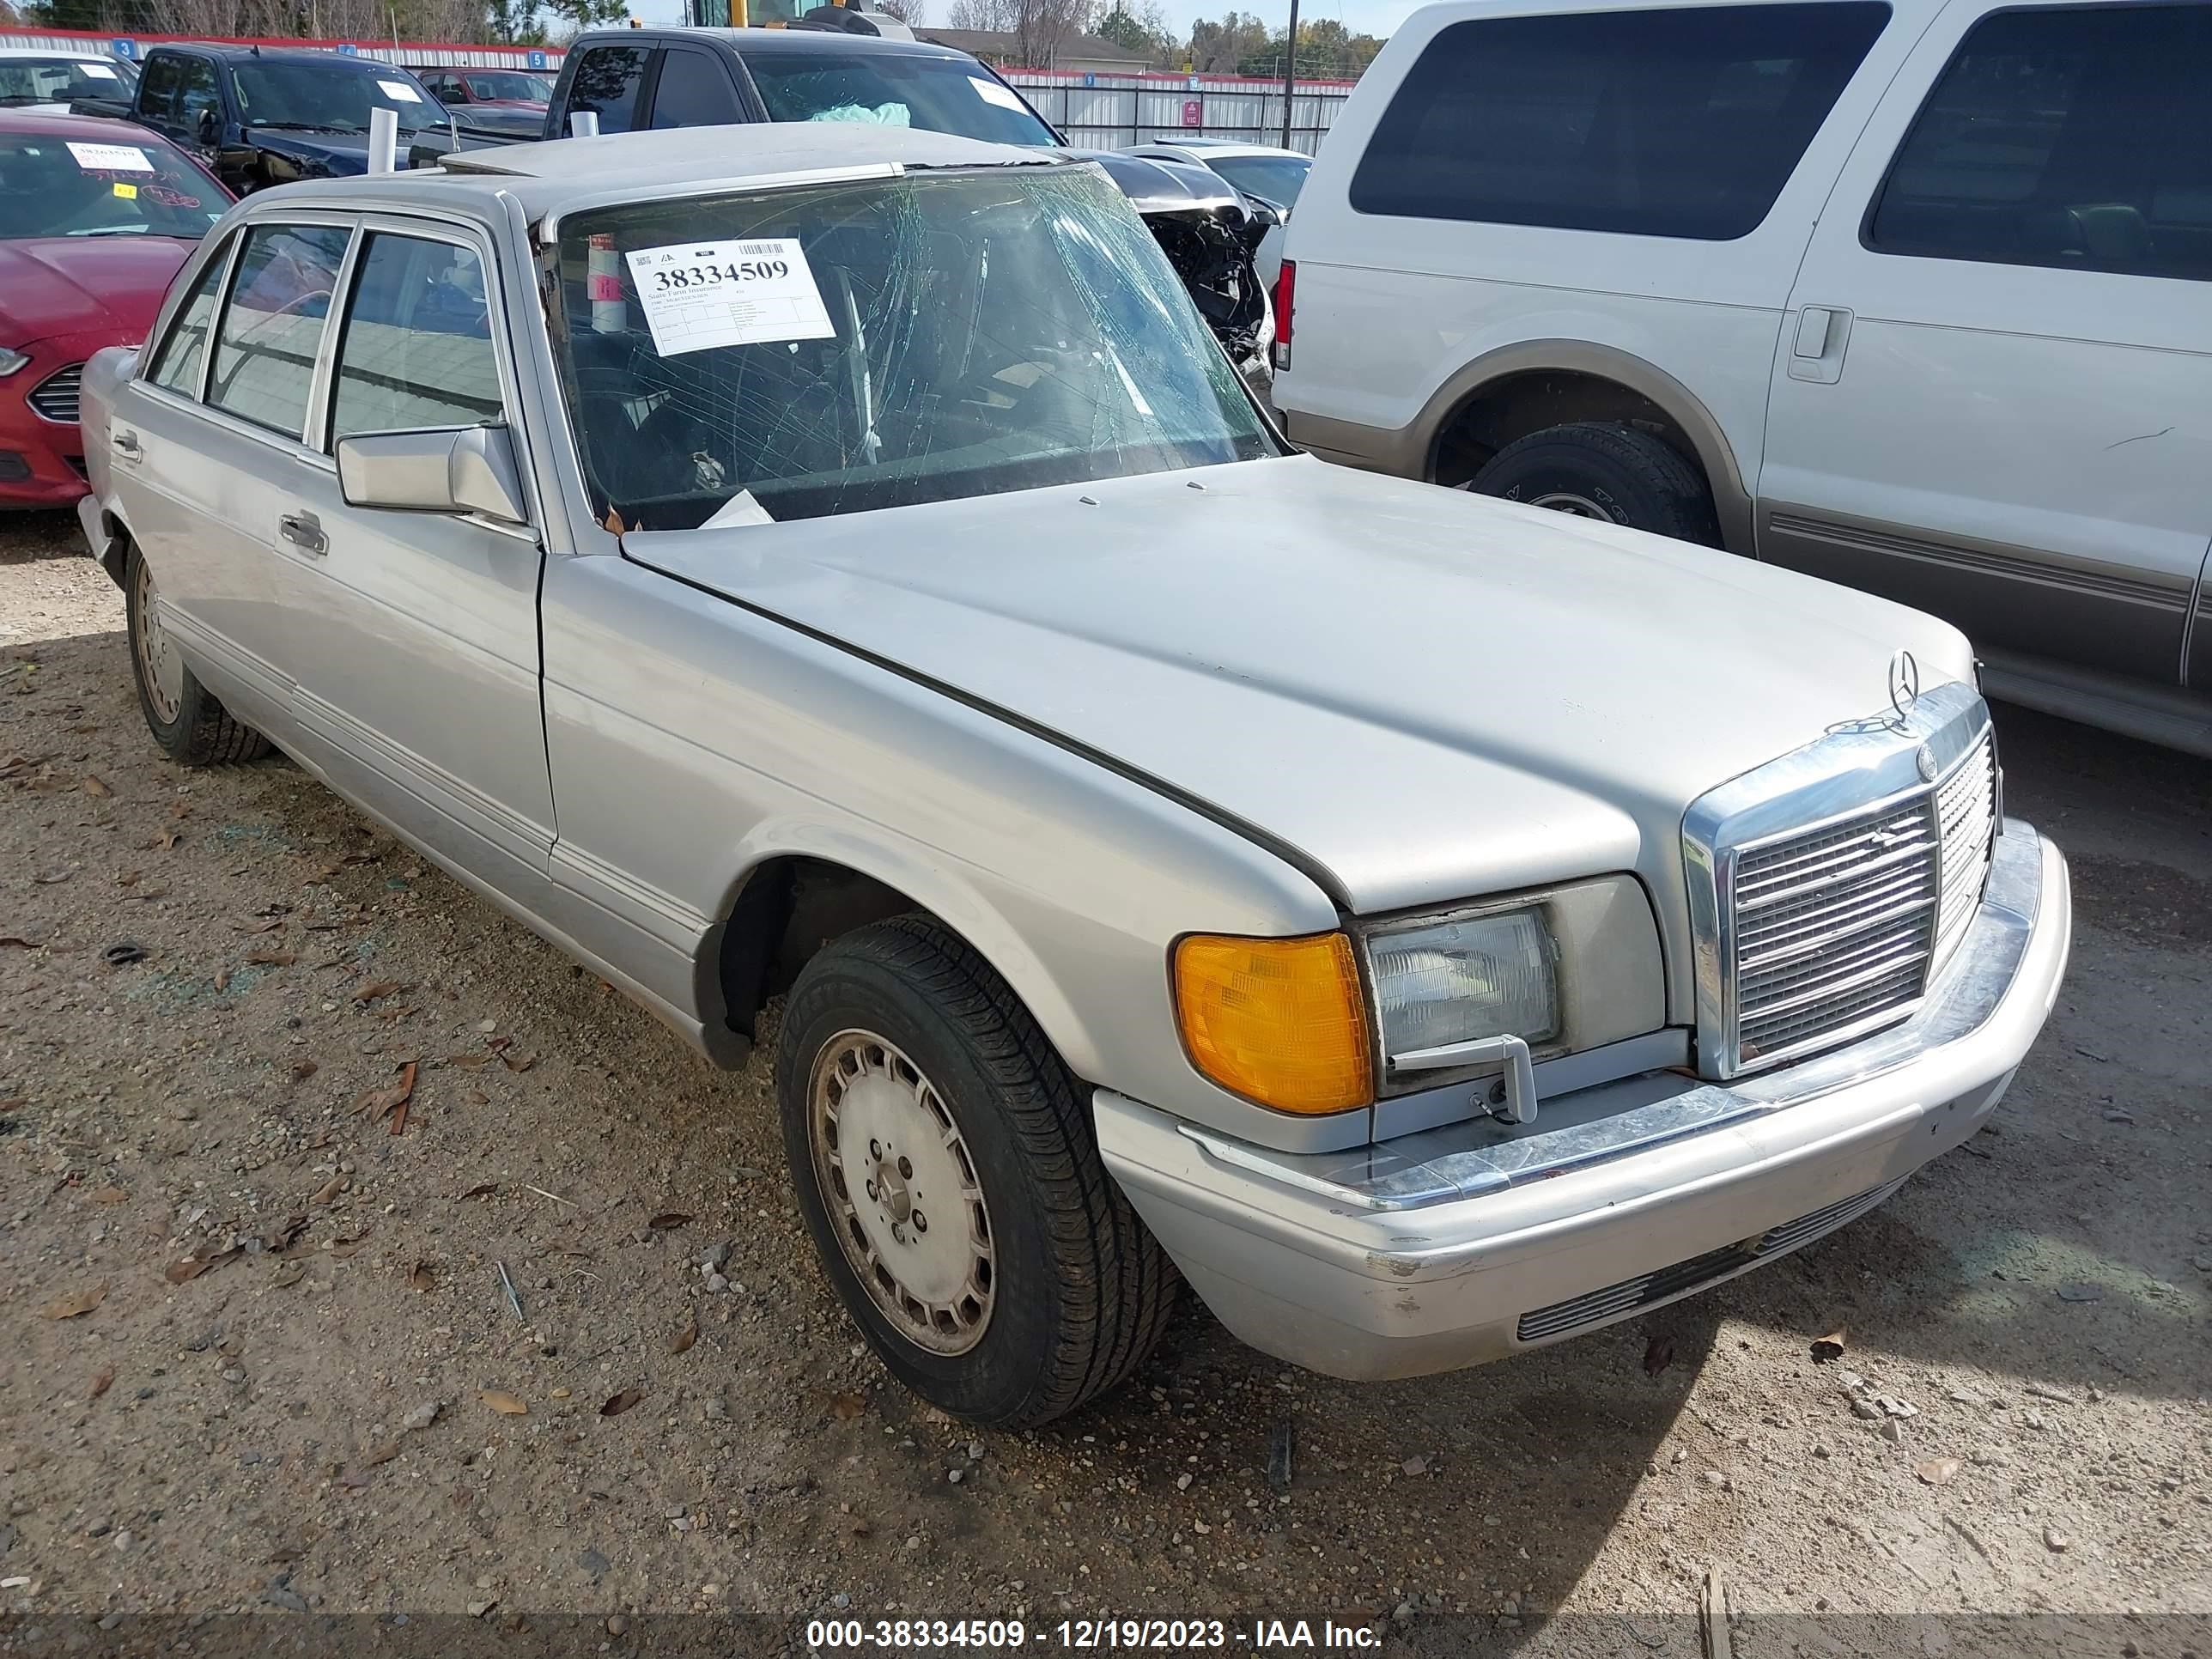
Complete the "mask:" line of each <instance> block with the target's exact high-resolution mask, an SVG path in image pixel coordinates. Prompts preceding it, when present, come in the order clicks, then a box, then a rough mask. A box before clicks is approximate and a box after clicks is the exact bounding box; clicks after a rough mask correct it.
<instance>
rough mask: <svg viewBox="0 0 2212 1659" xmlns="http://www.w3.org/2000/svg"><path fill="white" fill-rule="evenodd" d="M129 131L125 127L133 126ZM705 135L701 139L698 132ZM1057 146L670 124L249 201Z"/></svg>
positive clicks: (737, 176)
mask: <svg viewBox="0 0 2212 1659" xmlns="http://www.w3.org/2000/svg"><path fill="white" fill-rule="evenodd" d="M134 130H135V129H134ZM710 133H711V135H712V141H711V143H702V138H704V137H707V135H708V134H710ZM1063 155H1065V152H1063V151H1057V150H1046V149H1023V148H1021V147H1020V146H1018V145H1014V144H987V143H980V142H979V141H977V140H975V139H973V138H961V137H955V136H954V135H953V134H951V133H949V132H931V131H927V130H925V129H923V128H921V127H879V126H875V125H860V124H857V123H847V122H842V121H787V122H777V121H756V122H749V123H745V124H744V125H732V126H724V127H714V128H702V127H671V128H668V129H665V130H664V131H658V132H620V133H608V134H605V135H603V136H602V137H597V138H553V139H548V140H545V141H544V142H542V143H532V144H498V145H494V146H491V147H490V148H488V149H471V150H460V151H457V152H455V153H454V154H453V155H447V157H446V158H445V159H444V161H443V163H442V164H441V166H440V167H434V168H423V169H417V170H414V171H403V172H399V173H364V174H357V175H355V176H353V177H350V178H344V179H313V180H311V181H309V182H307V183H303V184H297V185H278V186H277V187H276V189H274V190H266V191H259V192H257V193H256V195H255V196H254V197H252V200H253V201H254V202H256V203H263V202H270V201H285V202H289V203H292V204H302V203H305V202H307V201H310V200H313V201H321V202H327V203H329V204H331V205H332V206H334V207H338V208H343V209H360V210H366V209H368V208H369V207H371V206H375V207H392V206H397V207H398V209H399V210H402V211H404V210H406V209H407V208H408V207H410V206H420V207H439V206H444V207H450V208H457V209H461V210H465V211H470V212H472V213H474V214H476V215H477V216H483V217H486V218H493V217H495V216H496V215H497V214H498V213H499V212H500V210H498V209H495V208H494V207H492V206H491V205H490V198H492V197H495V196H496V195H499V194H501V193H504V194H507V195H510V196H512V197H514V198H515V200H516V202H517V204H519V205H520V207H521V209H522V211H523V216H524V217H525V218H526V219H527V220H531V221H533V222H534V221H536V220H538V219H541V218H543V217H544V216H545V215H546V214H548V213H550V212H554V211H556V210H562V209H565V208H567V207H568V205H570V204H573V203H579V202H582V201H584V200H586V199H594V200H605V199H606V198H607V197H617V198H619V197H623V196H625V195H635V196H639V197H651V196H659V195H682V194H685V193H688V187H696V189H697V190H698V191H700V192H702V193H704V192H707V191H713V190H715V189H718V188H720V189H733V190H742V189H744V187H745V185H746V184H747V183H748V182H749V181H750V180H755V179H777V180H779V181H787V180H789V179H792V178H793V177H794V176H802V177H803V176H804V175H805V174H808V173H838V172H844V173H850V172H851V170H852V169H854V168H855V167H871V166H874V167H884V166H888V167H896V168H900V169H924V168H930V167H1018V166H1024V165H1026V166H1032V167H1035V166H1054V165H1058V164H1059V163H1060V159H1061V158H1062V156H1063Z"/></svg>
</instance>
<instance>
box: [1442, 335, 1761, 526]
mask: <svg viewBox="0 0 2212 1659" xmlns="http://www.w3.org/2000/svg"><path fill="white" fill-rule="evenodd" d="M1547 382H1553V383H1556V384H1554V385H1553V386H1548V387H1547V385H1546V383H1547ZM1608 388H1609V390H1608ZM1547 404H1548V406H1549V407H1550V408H1551V410H1553V414H1552V415H1551V416H1549V417H1541V416H1536V417H1530V416H1525V415H1524V416H1522V421H1523V422H1525V421H1528V420H1529V419H1531V418H1533V419H1534V423H1533V424H1525V425H1523V428H1522V429H1521V430H1516V431H1512V432H1510V435H1508V436H1507V437H1506V439H1505V441H1507V442H1510V441H1511V440H1512V439H1513V438H1518V437H1524V436H1526V435H1528V433H1529V432H1533V431H1538V430H1541V428H1542V427H1544V426H1548V425H1558V424H1561V423H1563V422H1568V421H1574V420H1590V419H1629V420H1633V419H1636V418H1637V416H1638V414H1639V413H1641V414H1642V415H1643V416H1644V418H1646V419H1650V418H1652V417H1654V416H1656V420H1657V421H1658V422H1660V423H1662V424H1663V425H1664V426H1665V427H1666V428H1670V430H1669V432H1668V435H1670V436H1671V437H1673V438H1674V440H1675V441H1676V442H1677V443H1678V444H1679V445H1680V446H1681V447H1684V448H1686V450H1687V451H1688V452H1689V455H1690V458H1691V459H1693V460H1695V461H1696V462H1697V463H1698V465H1699V467H1700V468H1701V469H1702V470H1703V471H1704V472H1705V480H1706V483H1708V484H1709V485H1710V487H1711V490H1712V495H1713V508H1714V512H1715V514H1716V516H1717V519H1718V520H1719V524H1720V532H1721V540H1722V543H1723V545H1725V546H1726V547H1727V549H1728V550H1729V551H1730V552H1731V553H1738V554H1742V555H1745V556H1749V555H1750V554H1751V553H1752V550H1753V532H1752V523H1753V515H1752V502H1751V495H1750V492H1749V491H1748V490H1747V489H1746V488H1745V485H1744V482H1743V473H1742V470H1741V468H1740V467H1739V466H1738V465H1737V464H1736V457H1735V447H1734V446H1732V445H1731V444H1730V443H1729V441H1728V435H1727V434H1726V433H1725V432H1724V431H1723V430H1722V428H1721V423H1720V422H1719V421H1718V420H1717V419H1716V418H1714V416H1713V413H1712V411H1711V410H1710V409H1708V408H1707V407H1706V406H1705V403H1704V401H1703V400H1702V399H1700V398H1699V397H1698V396H1697V394H1696V393H1695V392H1692V391H1691V390H1690V389H1689V387H1687V386H1684V385H1683V384H1682V383H1681V382H1680V380H1676V379H1675V378H1674V376H1673V375H1671V374H1668V373H1667V371H1666V370H1664V369H1662V368H1659V367H1658V366H1657V365H1656V364H1655V363H1652V362H1650V361H1648V360H1647V359H1645V358H1643V357H1639V356H1636V354H1635V353H1633V352H1630V351H1625V350H1622V349H1620V347H1618V346H1609V345H1602V344H1599V343H1595V342H1593V341H1589V340H1570V339H1545V340H1522V341H1519V342H1516V343H1514V344H1512V345H1509V346H1501V347H1499V348H1498V349H1496V350H1494V351H1488V352H1485V353H1484V354H1483V355H1482V356H1480V357H1477V358H1476V359H1475V360H1474V362H1470V363H1468V364H1467V365H1466V366H1465V367H1463V368H1460V369H1459V370H1458V371H1456V372H1455V374H1452V375H1451V376H1449V378H1448V379H1447V380H1445V381H1444V383H1443V385H1442V386H1438V387H1437V390H1436V391H1435V392H1433V393H1432V394H1431V396H1430V398H1429V400H1428V402H1427V403H1426V404H1424V405H1423V406H1422V410H1421V412H1420V414H1419V416H1418V417H1417V418H1416V419H1415V421H1414V422H1413V430H1414V431H1415V432H1416V433H1418V434H1419V435H1420V454H1421V457H1422V462H1421V469H1422V470H1421V476H1422V477H1425V478H1427V479H1429V480H1431V481H1432V482H1437V481H1439V480H1438V472H1437V464H1438V460H1439V457H1440V454H1443V453H1444V452H1445V447H1446V446H1447V445H1448V444H1449V443H1450V442H1451V441H1452V440H1453V436H1454V434H1455V432H1457V431H1458V430H1460V429H1461V428H1462V425H1463V424H1464V423H1465V422H1467V421H1468V418H1469V417H1470V416H1474V415H1479V414H1480V412H1481V411H1483V410H1486V409H1515V410H1543V409H1545V408H1546V407H1547ZM1518 423H1520V422H1516V424H1518ZM1495 447H1503V444H1499V445H1498V446H1495ZM1446 459H1449V458H1448V456H1447V457H1446Z"/></svg>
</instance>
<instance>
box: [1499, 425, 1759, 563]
mask: <svg viewBox="0 0 2212 1659" xmlns="http://www.w3.org/2000/svg"><path fill="white" fill-rule="evenodd" d="M1466 487H1467V488H1468V489H1473V490H1474V491H1476V492H1477V493H1479V494H1480V495H1496V496H1498V497H1500V498H1501V499H1503V500H1505V501H1521V502H1523V503H1525V504H1527V505H1528V506H1530V507H1549V508H1551V509H1552V510H1553V511H1554V512H1559V513H1567V514H1569V515H1571V517H1574V518H1578V519H1603V520H1607V522H1608V523H1612V524H1620V525H1626V526H1628V527H1629V528H1630V529H1632V530H1649V531H1651V532H1654V533H1656V534H1657V535H1661V536H1672V537H1674V538H1675V539H1676V540H1677V541H1685V542H1699V543H1702V544H1705V546H1708V547H1717V546H1719V545H1720V531H1719V526H1718V522H1717V518H1716V516H1715V514H1714V512H1713V495H1712V491H1711V489H1709V488H1707V487H1706V483H1705V479H1704V478H1703V477H1701V476H1699V472H1698V470H1697V468H1695V467H1694V466H1692V465H1690V463H1689V462H1688V461H1687V460H1686V459H1683V457H1682V455H1681V454H1680V452H1679V451H1677V450H1676V449H1675V448H1674V447H1673V446H1672V445H1670V444H1668V442H1667V441H1666V440H1665V439H1663V438H1659V437H1655V436H1654V435H1652V434H1650V433H1649V432H1644V431H1642V430H1639V429H1638V428H1635V427H1632V426H1622V425H1620V424H1619V423H1617V422H1610V421H1575V422H1570V423H1569V424H1567V425H1565V426H1554V427H1547V428H1545V429H1544V430H1542V431H1541V432H1532V433H1530V434H1529V435H1528V436H1527V437H1525V438H1521V439H1517V440H1516V441H1514V442H1512V443H1510V444H1508V445H1506V446H1505V447H1504V448H1503V449H1501V450H1499V451H1498V453H1496V454H1495V455H1493V456H1492V457H1491V458H1490V459H1489V461H1488V462H1486V464H1485V465H1484V466H1483V469H1482V471H1480V472H1478V473H1476V474H1475V475H1474V482H1473V483H1470V484H1468V485H1467V486H1466Z"/></svg>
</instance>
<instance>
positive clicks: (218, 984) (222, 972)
mask: <svg viewBox="0 0 2212 1659" xmlns="http://www.w3.org/2000/svg"><path fill="white" fill-rule="evenodd" d="M215 988H216V990H218V991H228V989H230V969H228V968H218V969H216V975H215Z"/></svg>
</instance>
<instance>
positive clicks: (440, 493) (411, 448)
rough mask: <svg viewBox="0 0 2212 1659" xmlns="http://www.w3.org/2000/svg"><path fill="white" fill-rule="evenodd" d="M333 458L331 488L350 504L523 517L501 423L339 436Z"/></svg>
mask: <svg viewBox="0 0 2212 1659" xmlns="http://www.w3.org/2000/svg"><path fill="white" fill-rule="evenodd" d="M337 462H338V489H339V490H340V492H341V493H342V494H343V495H344V496H345V499H346V505H347V506H349V507H394V508H398V509H400V510H403V511H408V512H416V513H483V515H484V517H486V518H487V519H495V520H498V521H499V522H500V523H501V524H526V523H528V522H529V516H530V515H529V514H528V513H526V512H524V511H523V507H522V477H521V474H520V471H518V470H517V469H516V467H515V464H514V439H513V435H512V434H510V433H509V432H508V431H507V428H505V427H503V426H471V427H463V428H459V430H455V429H454V428H450V427H447V428H441V429H440V430H437V431H434V432H369V433H363V434H362V435H360V436H359V437H354V438H341V439H339V440H338V447H337Z"/></svg>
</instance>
